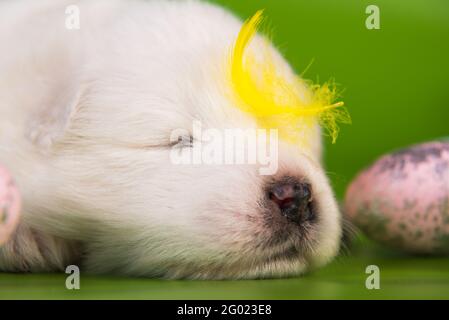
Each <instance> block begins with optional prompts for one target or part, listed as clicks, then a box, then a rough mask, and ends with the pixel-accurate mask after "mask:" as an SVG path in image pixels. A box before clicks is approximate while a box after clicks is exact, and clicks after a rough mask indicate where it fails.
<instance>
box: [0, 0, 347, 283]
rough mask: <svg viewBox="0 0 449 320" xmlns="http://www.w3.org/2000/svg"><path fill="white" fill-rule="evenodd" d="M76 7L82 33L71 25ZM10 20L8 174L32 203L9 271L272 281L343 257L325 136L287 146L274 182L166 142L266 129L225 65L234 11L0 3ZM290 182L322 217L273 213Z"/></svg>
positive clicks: (0, 155)
mask: <svg viewBox="0 0 449 320" xmlns="http://www.w3.org/2000/svg"><path fill="white" fill-rule="evenodd" d="M73 4H75V5H77V6H78V7H79V11H80V15H81V20H80V21H81V24H80V29H79V30H70V29H67V28H66V25H65V24H64V18H65V16H66V13H65V9H66V7H67V6H68V5H73ZM0 20H1V21H2V25H1V27H0V50H1V52H2V55H0V114H1V115H2V116H1V118H0V163H2V164H3V165H5V166H6V167H7V168H8V169H9V170H10V171H11V173H12V174H13V176H14V177H15V179H16V181H17V184H18V186H19V188H20V190H21V192H22V197H23V214H22V221H21V225H20V226H19V228H18V230H17V232H16V235H15V236H14V237H13V238H12V239H11V240H10V241H9V242H8V243H7V244H6V245H5V246H3V247H2V248H0V270H8V271H51V270H63V269H65V266H66V265H68V264H73V263H80V264H81V265H82V267H84V269H82V270H87V271H89V272H93V273H118V274H127V275H135V276H157V277H166V278H192V279H228V278H263V277H281V276H291V275H296V274H300V273H303V272H305V271H307V270H309V269H310V268H314V267H318V266H322V265H323V264H325V263H327V262H328V261H330V260H331V259H332V258H333V257H334V256H335V255H336V253H337V251H338V247H339V240H340V233H341V231H340V230H341V226H340V213H339V211H338V208H337V205H336V202H335V199H334V197H333V194H332V190H331V189H330V186H329V182H328V180H327V178H326V177H325V175H324V172H323V170H322V168H321V165H320V153H321V139H320V130H319V128H318V127H314V128H312V129H310V130H309V131H308V132H306V136H307V139H308V145H309V148H307V150H306V149H300V148H298V147H297V146H292V145H289V144H286V143H284V142H281V143H280V144H279V150H278V151H279V153H278V159H277V160H278V167H277V171H276V173H275V174H274V175H270V176H264V175H261V174H260V172H259V166H258V165H175V164H173V163H172V161H170V134H171V133H172V132H173V130H176V129H179V128H182V129H185V130H190V128H191V127H192V123H193V122H194V121H195V120H199V121H201V123H202V125H203V126H204V127H205V128H216V129H226V128H243V129H246V128H256V127H257V125H256V122H255V120H254V119H253V118H252V117H251V116H249V115H247V114H244V113H243V112H242V111H240V110H239V109H238V108H236V107H235V106H233V103H232V101H231V100H230V99H229V96H228V95H227V94H226V92H227V89H226V88H228V87H229V83H228V77H227V74H226V72H225V71H224V68H223V62H226V55H227V54H228V53H229V48H230V46H232V44H233V42H234V40H235V37H236V35H237V34H238V32H239V29H240V27H241V22H240V21H238V20H237V19H236V18H235V17H233V16H232V15H231V14H229V13H228V12H226V11H224V10H222V9H221V8H218V7H216V6H212V5H208V4H204V3H200V2H195V1H189V2H159V1H153V2H149V1H124V0H115V1H104V0H96V1H73V0H71V1H65V0H64V1H57V2H56V1H44V0H42V1H26V0H17V1H4V2H2V3H1V4H0ZM13 31H14V32H13ZM253 45H254V46H256V48H257V46H260V45H262V43H261V41H260V39H255V41H254V44H253ZM271 50H273V55H274V56H275V57H276V64H277V65H276V67H277V68H278V70H279V72H281V73H282V74H283V76H284V77H285V78H293V77H294V74H293V72H292V71H291V69H290V67H289V66H288V64H287V63H286V62H285V61H284V59H283V58H282V57H281V56H280V55H279V54H278V53H277V52H276V50H275V49H274V48H272V49H271ZM304 90H306V89H305V88H304ZM283 179H291V181H294V183H296V182H297V183H307V184H310V186H311V191H312V199H313V214H314V219H313V220H310V221H309V220H307V221H305V222H301V223H299V222H296V223H292V221H289V220H288V219H286V218H285V215H283V214H281V213H282V212H280V211H279V210H280V209H278V208H277V207H275V206H274V205H273V203H272V202H270V198H269V192H267V186H270V185H273V184H274V183H277V181H283ZM288 181H290V180H288ZM289 183H290V182H289ZM311 201H312V200H311Z"/></svg>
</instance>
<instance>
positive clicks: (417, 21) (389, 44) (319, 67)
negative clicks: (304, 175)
mask: <svg viewBox="0 0 449 320" xmlns="http://www.w3.org/2000/svg"><path fill="white" fill-rule="evenodd" d="M216 2H219V3H221V4H223V5H224V6H226V7H228V8H230V9H231V10H232V11H234V12H236V13H237V14H238V15H239V16H241V17H242V18H246V17H248V16H250V15H252V14H253V13H254V12H255V11H256V10H258V9H260V8H265V9H266V16H267V17H268V19H269V21H270V25H271V26H272V29H273V32H272V33H273V35H274V41H275V43H276V44H277V45H278V46H279V47H280V49H281V50H282V52H283V53H284V55H285V56H286V57H287V59H288V60H289V61H290V62H291V63H292V65H293V66H294V68H295V69H296V70H297V71H298V72H299V73H300V72H302V71H303V70H304V69H305V68H306V66H307V65H308V64H309V63H310V61H311V60H312V59H314V63H313V64H312V66H311V67H310V68H309V69H308V71H307V73H306V75H305V76H306V77H307V78H310V79H318V78H319V79H320V80H321V81H324V80H328V79H330V78H335V80H336V81H337V82H338V83H340V84H341V88H342V89H344V97H343V100H344V101H345V103H346V105H347V106H348V109H349V111H350V113H351V116H352V118H353V125H351V126H343V127H342V130H341V135H340V138H339V139H338V141H337V143H336V144H335V145H329V146H328V148H327V152H326V166H327V170H328V171H329V175H330V177H331V179H332V183H333V185H334V187H335V190H336V192H337V195H338V196H339V197H342V196H343V194H344V189H345V187H346V185H347V183H348V182H349V181H350V179H351V178H352V177H353V176H354V175H355V174H356V172H357V171H359V170H360V169H361V168H363V167H364V166H366V165H367V164H369V163H370V162H371V161H372V160H374V159H375V158H377V157H378V156H379V155H381V154H382V153H385V152H388V151H389V150H392V149H396V148H398V147H401V146H405V145H409V144H412V143H416V142H419V141H425V140H431V139H435V138H437V137H441V136H448V135H449V85H448V84H449V81H448V77H449V2H448V1H446V0H422V1H405V0H401V1H399V0H396V1H391V0H376V1H364V0H362V1H356V0H339V1H333V0H327V1H325V0H314V1H306V0H276V1H275V0H245V1H242V0H220V1H216ZM368 4H376V5H378V6H379V7H380V17H381V29H380V30H367V29H366V28H365V19H366V14H365V8H366V6H367V5H368ZM328 144H329V141H328ZM370 264H376V265H378V266H379V268H380V271H381V289H380V290H367V289H366V288H365V279H366V276H367V275H366V274H365V268H366V266H367V265H370ZM0 298H57V299H72V298H144V299H166V298H169V299H177V298H207V299H217V298H225V299H240V298H244V299H253V298H254V299H256V298H275V299H281V298H287V299H290V298H356V299H358V298H360V299H365V298H374V299H376V298H431V299H439V298H446V299H447V298H449V258H425V257H420V258H418V257H409V256H401V255H397V254H394V253H392V252H388V251H385V250H380V249H378V248H376V247H373V246H372V245H363V244H359V245H358V246H357V250H356V251H355V252H354V253H353V254H351V255H349V256H345V257H340V258H339V259H337V260H336V261H335V262H334V263H332V264H331V265H330V266H328V267H326V268H323V269H321V270H318V271H316V272H315V273H313V274H309V275H307V276H305V277H302V278H294V279H283V280H259V281H238V282H233V281H220V282H212V281H211V282H200V281H159V280H150V279H126V278H107V277H88V276H82V279H81V290H79V291H68V290H66V289H65V275H64V274H62V275H10V274H0Z"/></svg>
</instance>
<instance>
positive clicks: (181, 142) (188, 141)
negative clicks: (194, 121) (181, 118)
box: [170, 135, 194, 148]
mask: <svg viewBox="0 0 449 320" xmlns="http://www.w3.org/2000/svg"><path fill="white" fill-rule="evenodd" d="M193 142H194V138H193V136H192V135H189V136H187V135H182V136H179V137H178V140H177V141H173V142H171V143H170V146H171V147H179V148H191V147H193Z"/></svg>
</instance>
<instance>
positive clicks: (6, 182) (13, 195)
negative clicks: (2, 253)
mask: <svg viewBox="0 0 449 320" xmlns="http://www.w3.org/2000/svg"><path fill="white" fill-rule="evenodd" d="M19 216H20V196H19V191H18V189H17V187H16V185H15V184H14V181H13V179H12V177H11V176H10V175H9V173H8V172H7V171H6V169H5V168H3V167H1V166H0V245H2V244H3V243H5V242H6V241H7V240H8V239H9V237H10V236H11V234H12V233H13V232H14V230H15V228H16V226H17V224H18V222H19Z"/></svg>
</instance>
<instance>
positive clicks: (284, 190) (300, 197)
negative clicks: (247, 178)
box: [268, 180, 315, 223]
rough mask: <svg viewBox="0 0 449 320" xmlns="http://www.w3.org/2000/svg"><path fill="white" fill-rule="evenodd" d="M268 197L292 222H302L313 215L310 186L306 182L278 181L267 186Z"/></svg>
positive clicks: (310, 218)
mask: <svg viewBox="0 0 449 320" xmlns="http://www.w3.org/2000/svg"><path fill="white" fill-rule="evenodd" d="M268 197H269V199H270V200H271V201H272V202H274V203H275V204H276V205H277V207H278V208H279V211H280V213H281V214H282V215H283V216H284V217H286V218H287V219H288V220H290V221H292V222H296V223H302V222H304V221H309V220H312V219H313V218H314V217H315V212H314V208H313V205H312V191H311V186H310V184H308V183H304V182H299V181H290V180H289V181H280V182H278V183H275V184H273V185H272V186H271V187H270V188H269V190H268Z"/></svg>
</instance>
